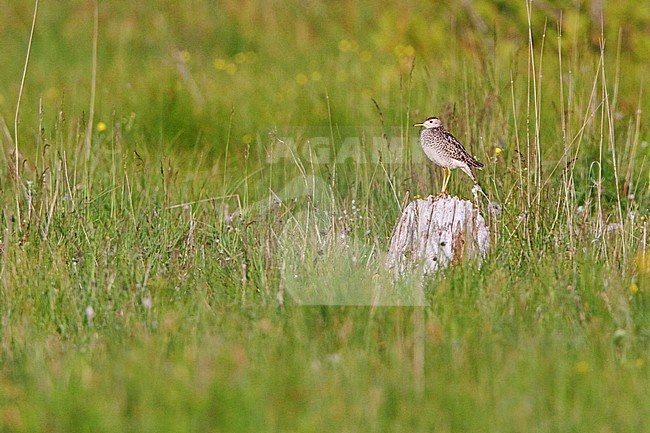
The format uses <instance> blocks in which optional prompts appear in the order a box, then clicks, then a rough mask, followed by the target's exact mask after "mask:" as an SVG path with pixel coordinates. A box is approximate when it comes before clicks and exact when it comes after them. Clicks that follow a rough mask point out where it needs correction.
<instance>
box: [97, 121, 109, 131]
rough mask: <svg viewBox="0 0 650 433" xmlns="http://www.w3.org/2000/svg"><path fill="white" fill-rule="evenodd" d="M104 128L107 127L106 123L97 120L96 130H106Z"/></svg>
mask: <svg viewBox="0 0 650 433" xmlns="http://www.w3.org/2000/svg"><path fill="white" fill-rule="evenodd" d="M106 128H108V126H107V125H106V123H104V122H97V130H98V131H99V132H104V131H106Z"/></svg>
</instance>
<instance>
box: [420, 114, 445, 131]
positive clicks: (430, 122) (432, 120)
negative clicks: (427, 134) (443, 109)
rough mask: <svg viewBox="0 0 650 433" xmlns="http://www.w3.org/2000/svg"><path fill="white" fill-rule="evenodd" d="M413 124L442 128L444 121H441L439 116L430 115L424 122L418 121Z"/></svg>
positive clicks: (428, 127) (429, 127)
mask: <svg viewBox="0 0 650 433" xmlns="http://www.w3.org/2000/svg"><path fill="white" fill-rule="evenodd" d="M413 126H424V127H425V128H427V129H431V128H440V127H441V126H442V121H440V119H438V118H437V117H429V118H428V119H427V120H425V121H424V122H422V123H416V124H415V125H413Z"/></svg>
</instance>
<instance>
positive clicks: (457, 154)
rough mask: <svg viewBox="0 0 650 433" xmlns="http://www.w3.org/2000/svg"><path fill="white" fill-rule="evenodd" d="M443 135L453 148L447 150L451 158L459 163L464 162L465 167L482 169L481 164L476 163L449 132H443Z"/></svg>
mask: <svg viewBox="0 0 650 433" xmlns="http://www.w3.org/2000/svg"><path fill="white" fill-rule="evenodd" d="M443 133H444V134H445V138H446V140H447V141H448V142H449V143H452V144H453V148H452V149H449V151H450V153H451V154H452V157H453V158H455V159H458V160H460V161H463V162H465V163H466V164H467V165H469V166H470V167H474V168H482V167H483V164H482V163H480V162H478V161H477V160H476V159H474V157H473V156H472V155H470V154H469V153H468V152H467V150H465V148H464V147H463V145H462V144H461V143H460V141H458V140H457V139H456V137H454V136H453V135H452V134H451V132H449V131H447V130H444V131H443Z"/></svg>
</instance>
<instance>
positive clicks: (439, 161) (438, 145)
mask: <svg viewBox="0 0 650 433" xmlns="http://www.w3.org/2000/svg"><path fill="white" fill-rule="evenodd" d="M413 126H421V127H422V131H421V132H420V145H421V146H422V150H424V154H425V155H426V156H427V158H429V159H430V160H431V161H432V162H433V163H434V164H435V165H437V166H440V167H442V169H443V170H444V177H443V181H442V191H440V193H439V194H438V196H444V195H446V193H447V184H448V183H449V178H450V177H451V170H452V169H454V168H460V169H461V170H462V171H463V173H465V174H467V175H468V176H469V177H470V178H471V179H472V181H473V182H474V185H478V182H477V181H476V178H475V177H474V174H473V173H472V169H473V168H477V169H481V168H483V164H481V163H480V162H478V161H477V160H476V159H475V158H474V157H473V156H472V155H470V154H469V153H468V152H467V150H465V148H464V147H463V145H462V144H460V141H458V140H457V139H456V137H454V136H453V135H452V134H451V133H450V132H449V131H447V130H446V129H445V127H444V126H443V124H442V121H441V120H440V119H439V118H437V117H429V118H428V119H427V120H425V121H424V122H422V123H416V124H415V125H413Z"/></svg>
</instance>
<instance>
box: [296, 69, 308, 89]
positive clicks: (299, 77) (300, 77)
mask: <svg viewBox="0 0 650 433" xmlns="http://www.w3.org/2000/svg"><path fill="white" fill-rule="evenodd" d="M307 81H309V78H307V75H305V74H303V73H302V72H301V73H299V74H297V75H296V83H298V84H299V85H300V86H304V85H305V84H307Z"/></svg>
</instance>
